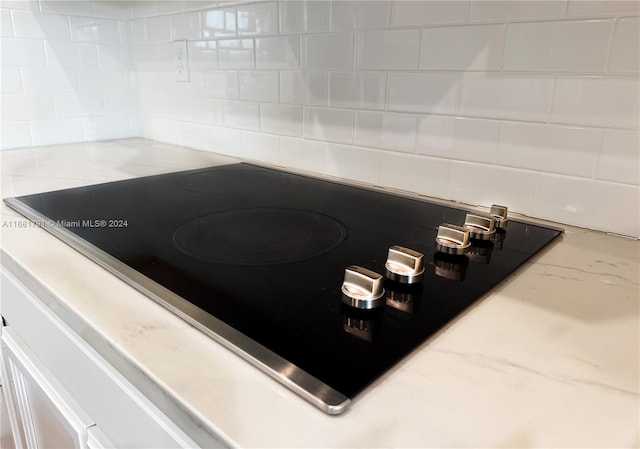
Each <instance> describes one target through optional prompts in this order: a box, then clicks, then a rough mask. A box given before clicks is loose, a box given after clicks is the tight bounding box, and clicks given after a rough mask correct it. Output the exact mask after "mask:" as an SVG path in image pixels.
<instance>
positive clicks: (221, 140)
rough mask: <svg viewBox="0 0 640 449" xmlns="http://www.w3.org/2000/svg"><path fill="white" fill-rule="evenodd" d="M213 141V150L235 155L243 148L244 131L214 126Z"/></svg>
mask: <svg viewBox="0 0 640 449" xmlns="http://www.w3.org/2000/svg"><path fill="white" fill-rule="evenodd" d="M211 143H212V145H213V151H215V152H217V153H221V154H228V155H234V156H235V155H237V154H238V152H239V151H240V150H241V149H242V131H241V130H239V129H233V128H223V127H219V126H214V127H213V137H212V142H211Z"/></svg>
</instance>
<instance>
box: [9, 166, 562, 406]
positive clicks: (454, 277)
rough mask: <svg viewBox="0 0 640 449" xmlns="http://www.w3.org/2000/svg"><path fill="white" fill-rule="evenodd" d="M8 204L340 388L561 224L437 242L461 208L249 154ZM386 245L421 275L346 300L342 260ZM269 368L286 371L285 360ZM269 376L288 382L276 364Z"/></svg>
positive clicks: (433, 325)
mask: <svg viewBox="0 0 640 449" xmlns="http://www.w3.org/2000/svg"><path fill="white" fill-rule="evenodd" d="M12 202H13V203H19V205H20V204H21V205H23V206H26V209H27V212H28V213H27V215H30V216H31V218H34V217H35V218H42V217H46V219H47V220H50V221H49V226H46V227H48V228H49V229H50V230H53V229H55V230H57V231H60V230H61V229H62V230H63V232H62V234H68V233H70V234H73V235H75V236H77V237H80V238H81V240H82V241H84V242H88V243H89V244H90V245H89V248H97V249H98V252H99V253H102V254H104V253H106V254H107V255H108V256H107V259H109V258H113V259H115V260H117V261H119V262H121V263H124V264H125V265H126V266H128V267H130V268H132V269H133V270H135V272H137V273H140V274H142V275H144V277H146V278H149V279H151V280H153V281H155V283H157V284H160V285H162V286H163V287H165V288H166V289H168V290H170V291H172V292H173V293H175V294H177V295H178V296H179V297H181V298H183V299H184V300H186V301H187V302H188V303H191V304H193V305H195V306H197V308H199V309H201V310H202V311H204V312H206V314H205V315H211V316H214V317H215V318H216V319H217V320H220V321H221V322H223V323H225V325H228V326H230V327H232V328H233V329H235V330H236V331H237V332H238V333H239V334H241V337H240V338H241V339H242V338H246V337H248V339H249V340H250V342H257V343H258V344H259V346H260V347H261V348H262V349H264V348H266V350H267V351H266V354H267V355H266V356H265V355H264V354H262V355H258V356H257V358H258V359H260V360H262V361H263V362H264V360H263V359H265V358H266V359H269V357H272V356H273V354H275V356H273V357H275V358H276V359H278V360H280V359H282V360H284V361H286V363H285V365H286V366H288V368H287V369H293V370H294V371H295V372H296V373H298V372H302V373H303V374H304V375H303V377H304V376H306V375H310V378H312V379H316V380H317V381H319V382H317V383H316V384H314V385H315V386H314V387H312V388H306V387H305V386H304V385H301V384H305V381H302V382H298V381H297V380H296V376H297V375H288V374H286V373H285V374H284V376H285V377H286V378H287V380H285V381H284V382H283V383H285V384H288V383H289V382H292V383H293V384H296V386H294V387H293V389H294V390H295V391H297V392H298V393H300V391H299V390H300V389H302V390H305V389H306V390H317V389H318V388H319V387H318V385H320V387H321V388H320V389H322V388H325V387H328V388H329V389H330V390H333V391H335V392H338V393H340V394H342V395H344V396H345V397H346V398H353V397H354V396H355V395H357V394H358V393H359V392H361V391H362V390H363V389H365V388H366V387H367V386H368V385H370V384H371V383H372V382H374V381H375V380H376V379H378V378H379V377H380V376H382V375H383V374H384V373H385V372H386V371H388V370H389V369H390V368H392V367H393V366H394V365H395V364H396V363H397V362H398V361H399V360H401V359H402V358H403V357H405V356H407V355H408V354H409V353H410V352H412V351H413V350H414V349H416V347H418V346H419V345H421V344H423V343H424V342H425V341H426V340H427V339H428V338H429V337H430V336H432V335H433V334H434V333H436V332H437V331H438V330H440V329H441V328H443V327H444V326H445V325H446V324H447V323H448V322H450V321H451V320H452V319H453V318H454V317H456V315H458V314H459V313H460V312H462V311H463V310H464V309H466V308H467V307H469V306H470V305H471V304H473V303H474V302H475V301H476V300H478V299H479V298H481V297H482V296H483V295H484V294H485V293H487V292H488V291H489V290H491V289H492V288H493V287H495V286H496V285H497V284H498V283H499V282H500V281H501V280H503V279H504V278H505V277H506V276H508V275H509V274H510V273H512V272H513V271H514V270H515V269H516V268H518V267H519V266H520V265H521V264H522V263H523V262H525V261H526V260H527V259H529V258H530V257H532V256H533V255H534V254H535V253H536V252H538V251H539V250H541V249H542V248H543V247H544V246H545V245H547V244H548V243H550V242H551V241H552V240H553V239H554V238H556V237H557V236H559V235H560V234H561V232H562V231H561V230H558V229H551V228H546V227H543V226H540V225H534V224H530V223H525V222H520V221H517V220H509V224H508V226H507V228H506V230H504V231H500V232H499V233H498V234H496V237H495V238H494V239H493V241H489V242H474V244H473V245H472V249H471V252H470V253H468V254H467V255H465V256H450V255H444V254H442V253H437V252H436V250H435V246H434V239H435V237H436V233H437V228H438V225H439V224H441V223H453V224H462V223H463V222H464V218H465V215H466V213H467V212H468V211H467V210H462V209H455V208H451V207H447V206H443V205H439V204H434V203H430V202H426V201H423V200H418V199H410V198H408V197H402V196H396V195H392V194H388V193H381V192H378V191H373V190H368V189H364V188H358V187H353V186H348V185H343V184H339V183H334V182H329V181H325V180H319V179H315V178H310V177H305V176H301V175H295V174H290V173H286V172H281V171H277V170H273V169H267V168H263V167H259V166H254V165H249V164H234V165H226V166H219V167H212V168H206V169H198V170H190V171H185V172H179V173H171V174H163V175H158V176H151V177H145V178H138V179H132V180H125V181H118V182H111V183H107V184H101V185H94V186H88V187H81V188H73V189H68V190H60V191H55V192H48V193H42V194H35V195H28V196H23V197H20V198H17V199H13V200H12V201H11V200H10V201H9V204H10V205H12V206H13V207H16V205H15V204H11V203H12ZM22 209H23V210H21V211H22V212H23V213H24V212H25V210H24V209H25V208H24V207H22ZM34 213H35V215H34ZM58 236H60V233H59V232H58ZM62 238H63V239H65V238H64V235H63V236H62ZM392 245H401V246H404V247H408V248H411V249H413V250H415V251H419V252H421V253H423V254H424V255H425V265H426V272H425V274H424V277H423V280H422V282H420V283H418V284H416V285H411V286H408V285H403V284H398V283H394V282H391V281H386V283H385V290H386V305H384V306H383V307H380V308H378V309H376V310H372V311H362V310H355V309H352V308H351V307H349V306H347V305H344V304H343V303H342V301H341V290H340V288H341V283H342V280H343V276H344V269H345V268H346V267H347V266H349V265H360V266H363V267H365V268H368V269H371V270H373V271H376V272H378V273H381V274H384V263H385V260H386V256H387V251H388V249H389V247H390V246H392ZM75 246H76V247H78V246H77V245H75ZM78 249H81V250H82V248H78ZM124 277H125V278H130V277H131V276H124ZM129 280H130V279H129ZM133 282H134V283H135V279H133ZM196 320H198V319H197V318H196ZM199 321H200V322H203V320H199ZM204 321H206V320H204ZM225 329H226V327H225ZM213 332H214V333H216V332H217V331H216V330H215V329H214V330H213ZM221 334H222V335H223V338H226V337H224V334H225V332H221ZM230 338H231V339H232V340H233V339H234V338H235V337H233V336H231V337H230ZM235 344H236V342H235V341H232V342H231V345H230V346H234V345H235ZM252 344H253V343H252ZM249 346H251V345H249ZM250 351H251V350H250V349H249V350H248V352H250ZM249 359H251V357H249ZM254 363H255V362H254ZM266 364H267V365H269V363H268V361H267V362H266ZM274 366H277V367H276V368H274V369H275V370H276V371H278V370H279V371H283V368H282V364H280V365H278V364H275V365H274ZM261 368H262V369H263V370H264V369H265V368H264V366H261ZM265 371H269V369H266V370H265ZM305 373H306V374H305ZM269 374H271V375H273V376H274V377H275V378H277V379H278V380H280V381H282V380H283V379H282V378H279V377H278V376H282V375H283V373H276V375H274V373H273V372H269ZM289 386H291V385H289ZM307 393H309V391H307ZM310 394H311V395H312V396H313V395H315V396H318V394H316V393H315V392H314V391H311V392H310ZM302 395H303V396H305V397H307V394H306V393H303V394H302ZM319 395H320V396H322V394H319ZM307 399H309V397H307ZM321 400H322V399H321ZM311 401H312V402H314V400H313V399H312V400H311ZM316 405H318V404H317V403H316ZM325 411H327V410H326V409H325ZM330 412H331V411H330ZM334 412H339V410H338V411H334Z"/></svg>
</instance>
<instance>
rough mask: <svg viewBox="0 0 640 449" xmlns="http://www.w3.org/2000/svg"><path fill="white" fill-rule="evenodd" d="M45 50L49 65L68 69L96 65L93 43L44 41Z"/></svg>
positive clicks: (96, 50)
mask: <svg viewBox="0 0 640 449" xmlns="http://www.w3.org/2000/svg"><path fill="white" fill-rule="evenodd" d="M123 48H125V49H126V47H123ZM45 51H46V54H47V62H48V63H49V66H61V67H70V68H71V69H70V70H72V68H74V67H81V68H97V67H98V47H97V46H96V45H95V44H84V43H76V42H73V43H66V42H57V43H56V42H45Z"/></svg>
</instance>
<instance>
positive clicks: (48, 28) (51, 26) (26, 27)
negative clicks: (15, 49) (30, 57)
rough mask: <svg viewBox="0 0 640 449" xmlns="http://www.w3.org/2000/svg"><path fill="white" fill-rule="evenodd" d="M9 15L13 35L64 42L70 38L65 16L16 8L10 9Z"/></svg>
mask: <svg viewBox="0 0 640 449" xmlns="http://www.w3.org/2000/svg"><path fill="white" fill-rule="evenodd" d="M73 3H75V2H73ZM78 3H84V2H78ZM11 15H12V17H13V27H14V33H15V37H18V38H25V39H47V40H48V41H51V42H60V41H62V42H65V41H69V40H70V39H71V34H70V28H69V20H68V19H67V17H65V16H58V15H52V14H39V13H34V12H31V11H18V10H15V11H12V12H11Z"/></svg>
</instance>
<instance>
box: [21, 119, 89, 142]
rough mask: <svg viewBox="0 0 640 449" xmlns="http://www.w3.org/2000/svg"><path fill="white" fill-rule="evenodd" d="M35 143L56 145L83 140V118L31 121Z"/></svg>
mask: <svg viewBox="0 0 640 449" xmlns="http://www.w3.org/2000/svg"><path fill="white" fill-rule="evenodd" d="M31 136H32V139H33V144H34V145H55V144H58V143H67V142H83V141H84V140H85V137H84V128H83V126H82V119H79V118H70V119H58V120H37V121H32V122H31Z"/></svg>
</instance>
